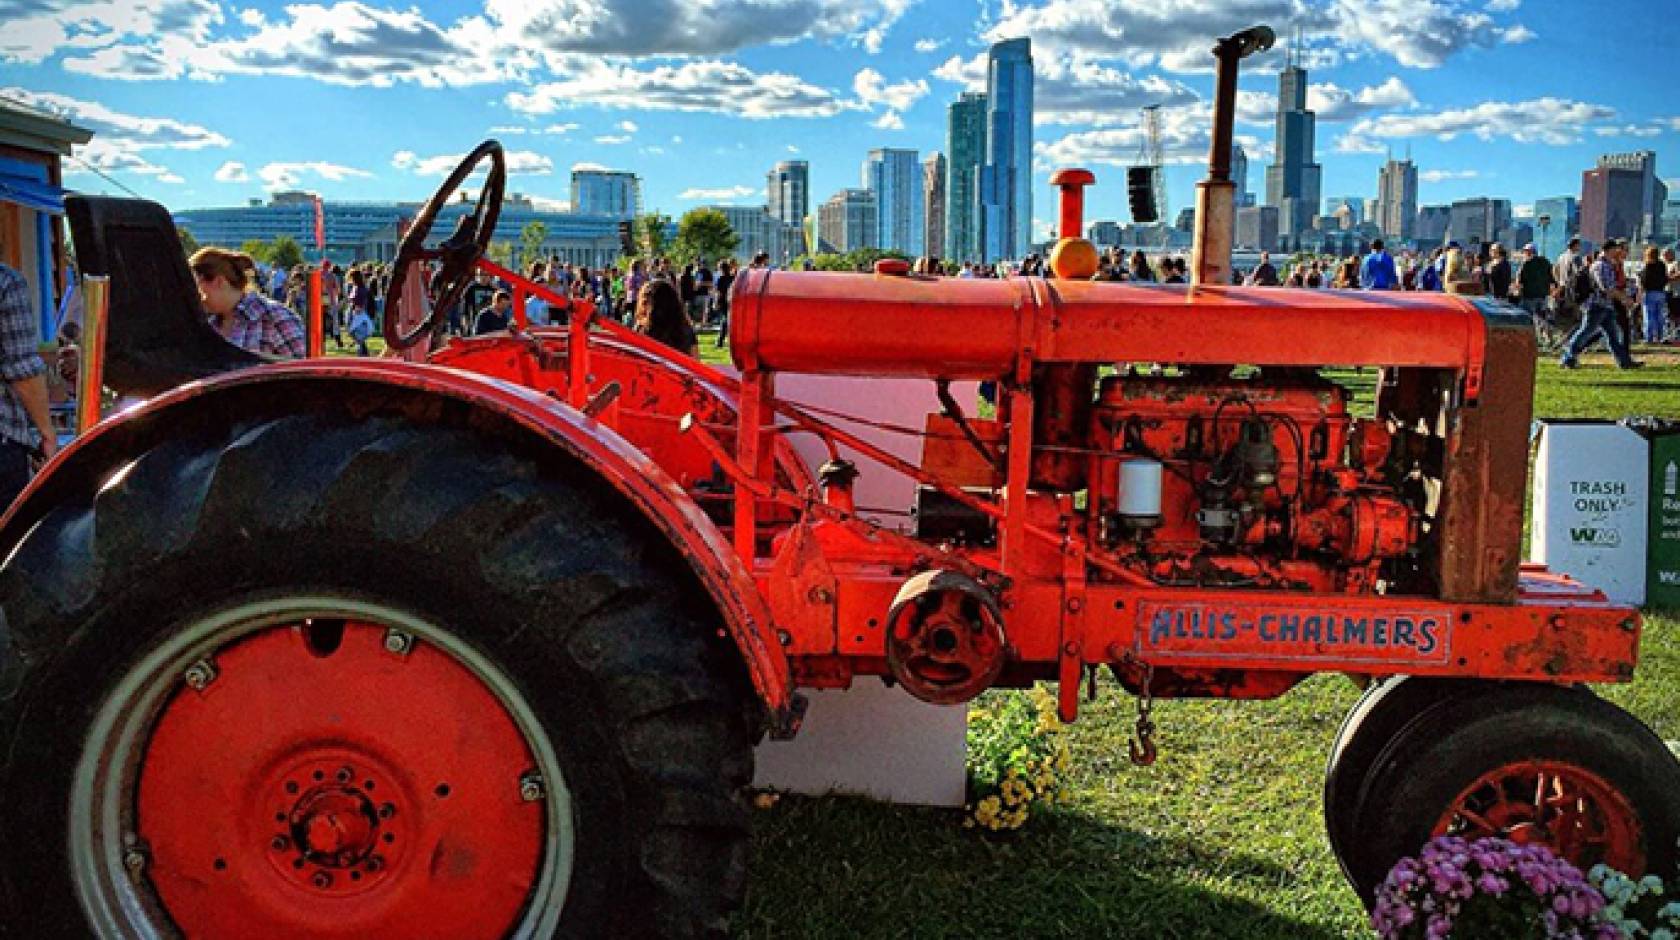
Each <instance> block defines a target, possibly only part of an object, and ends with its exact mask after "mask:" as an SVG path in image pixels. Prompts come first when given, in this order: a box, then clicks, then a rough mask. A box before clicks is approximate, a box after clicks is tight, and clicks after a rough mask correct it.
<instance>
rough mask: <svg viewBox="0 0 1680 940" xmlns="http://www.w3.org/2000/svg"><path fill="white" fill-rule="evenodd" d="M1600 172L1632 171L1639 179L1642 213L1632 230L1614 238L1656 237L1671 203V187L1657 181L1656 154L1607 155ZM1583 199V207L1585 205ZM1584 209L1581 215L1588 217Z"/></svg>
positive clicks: (1599, 162)
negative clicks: (1664, 206) (1663, 216)
mask: <svg viewBox="0 0 1680 940" xmlns="http://www.w3.org/2000/svg"><path fill="white" fill-rule="evenodd" d="M1598 167H1599V169H1606V170H1629V171H1632V172H1634V173H1637V174H1638V175H1639V209H1638V213H1637V215H1636V216H1635V218H1634V219H1633V226H1632V228H1631V229H1629V230H1628V231H1626V232H1617V233H1615V237H1631V238H1637V239H1640V240H1644V239H1648V238H1651V237H1654V236H1655V235H1656V233H1657V232H1658V231H1660V230H1661V229H1662V213H1663V203H1665V202H1667V201H1668V187H1667V186H1665V185H1663V181H1662V180H1661V179H1659V178H1658V177H1657V153H1656V151H1654V150H1635V151H1633V152H1632V153H1607V154H1604V155H1603V156H1601V157H1599V158H1598ZM1586 201H1587V200H1586V197H1585V195H1583V196H1582V198H1581V202H1582V204H1583V206H1584V205H1585V203H1586ZM1585 212H1586V210H1585V208H1583V209H1582V214H1583V215H1585Z"/></svg>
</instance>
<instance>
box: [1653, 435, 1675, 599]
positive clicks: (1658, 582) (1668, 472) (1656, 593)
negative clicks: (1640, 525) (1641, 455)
mask: <svg viewBox="0 0 1680 940" xmlns="http://www.w3.org/2000/svg"><path fill="white" fill-rule="evenodd" d="M1647 574H1648V576H1647V579H1646V585H1645V601H1646V603H1648V604H1651V605H1653V606H1657V607H1680V424H1677V425H1673V426H1670V427H1668V428H1665V429H1663V430H1661V431H1657V432H1656V433H1654V434H1652V435H1651V522H1650V564H1649V565H1648V566H1647Z"/></svg>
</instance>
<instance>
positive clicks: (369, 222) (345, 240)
mask: <svg viewBox="0 0 1680 940" xmlns="http://www.w3.org/2000/svg"><path fill="white" fill-rule="evenodd" d="M298 195H304V196H307V195H308V194H298ZM475 205H476V204H475V203H471V202H452V203H449V204H448V205H446V206H444V207H443V209H442V211H440V212H439V213H438V219H437V221H436V222H435V223H433V226H432V231H433V232H434V233H442V235H447V234H448V233H449V232H450V231H451V230H452V229H453V228H454V226H455V223H456V220H457V219H459V218H460V217H461V216H462V215H464V214H467V213H470V212H472V211H473V209H474V207H475ZM420 208H421V204H420V203H417V202H411V203H398V202H339V201H337V200H330V199H329V200H323V201H322V203H321V215H322V222H323V228H324V229H325V233H324V234H325V235H326V256H327V257H328V258H330V259H331V260H333V261H336V262H339V263H349V262H355V261H381V262H384V261H390V260H392V259H394V258H395V257H396V247H397V241H398V238H399V235H398V233H399V231H400V230H401V229H402V228H403V227H404V226H406V225H407V224H408V223H409V222H410V221H412V220H413V219H414V217H415V216H417V215H419V214H420ZM174 215H175V224H176V225H178V226H180V227H181V228H183V229H185V230H186V231H188V232H190V233H192V236H193V238H194V239H196V240H197V241H198V243H199V244H201V245H216V246H219V247H222V248H238V247H239V246H240V245H243V244H245V243H246V242H248V241H252V240H256V241H273V240H274V239H276V238H278V237H280V236H282V235H285V236H287V237H289V238H291V239H293V240H294V241H296V242H297V243H298V244H299V245H302V246H303V247H304V249H305V251H306V252H310V253H312V250H313V247H314V243H315V207H314V200H313V197H309V198H304V199H298V198H294V195H293V194H287V193H276V194H275V195H274V198H273V199H271V200H270V201H269V202H268V203H266V204H264V203H262V202H260V201H257V202H255V203H254V204H251V205H244V206H235V207H229V208H214V209H187V210H184V211H181V212H177V213H175V214H174ZM619 221H620V220H619V218H618V217H616V216H606V215H581V214H579V213H575V212H553V211H548V210H542V209H538V208H536V206H535V205H533V204H532V202H531V200H529V199H527V198H525V197H523V196H520V195H519V194H517V193H515V194H512V195H510V196H508V197H507V199H506V200H504V201H503V203H502V214H501V216H500V217H499V218H498V219H497V222H496V231H495V234H494V235H493V236H492V239H493V240H494V241H499V242H508V243H511V244H514V245H518V244H519V242H520V234H521V232H522V231H523V229H524V228H525V226H526V225H528V224H530V223H531V222H541V223H542V224H543V228H544V229H545V230H546V238H545V240H544V242H543V253H544V254H546V255H553V256H554V257H557V258H560V259H561V260H563V261H569V262H572V263H574V264H587V265H589V266H591V267H600V266H604V265H608V264H611V263H613V262H614V261H616V260H617V259H618V256H619V255H620V254H622V253H623V252H622V249H621V247H620V245H619V241H618V223H619Z"/></svg>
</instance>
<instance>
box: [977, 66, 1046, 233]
mask: <svg viewBox="0 0 1680 940" xmlns="http://www.w3.org/2000/svg"><path fill="white" fill-rule="evenodd" d="M1032 68H1033V65H1032V41H1031V40H1029V39H1026V38H1021V39H1006V40H1004V41H1003V42H1000V43H995V44H993V46H992V51H991V55H990V57H989V59H988V61H987V63H986V103H987V108H986V158H985V160H986V162H985V163H984V164H982V165H981V167H980V252H981V256H982V258H983V260H986V261H998V260H1003V259H1013V258H1020V257H1021V256H1022V255H1025V254H1026V253H1027V250H1028V246H1029V245H1031V244H1032V123H1033V71H1032Z"/></svg>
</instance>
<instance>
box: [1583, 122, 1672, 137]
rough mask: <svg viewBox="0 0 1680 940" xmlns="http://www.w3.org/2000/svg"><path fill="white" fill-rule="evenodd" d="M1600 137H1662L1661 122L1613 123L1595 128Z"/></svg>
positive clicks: (1595, 132) (1594, 131)
mask: <svg viewBox="0 0 1680 940" xmlns="http://www.w3.org/2000/svg"><path fill="white" fill-rule="evenodd" d="M1593 133H1594V134H1597V135H1598V136H1600V137H1661V136H1662V133H1663V128H1662V126H1661V124H1612V125H1607V126H1605V127H1595V128H1593Z"/></svg>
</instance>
